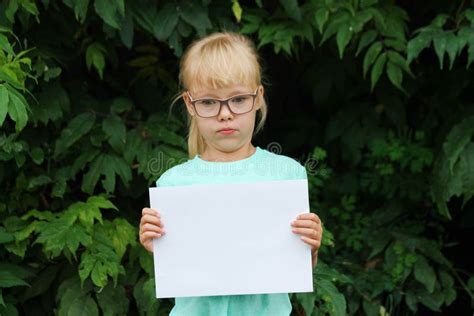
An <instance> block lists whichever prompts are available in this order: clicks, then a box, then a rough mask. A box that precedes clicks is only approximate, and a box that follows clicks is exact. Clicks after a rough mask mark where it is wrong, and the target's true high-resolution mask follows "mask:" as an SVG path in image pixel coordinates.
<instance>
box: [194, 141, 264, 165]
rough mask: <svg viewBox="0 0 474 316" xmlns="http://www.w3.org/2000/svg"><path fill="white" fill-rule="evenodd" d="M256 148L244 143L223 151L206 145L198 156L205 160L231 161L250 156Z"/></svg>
mask: <svg viewBox="0 0 474 316" xmlns="http://www.w3.org/2000/svg"><path fill="white" fill-rule="evenodd" d="M256 150H257V149H256V148H255V146H253V145H252V144H247V145H244V146H242V147H241V148H239V149H237V150H236V151H233V152H223V151H220V150H218V149H216V148H212V147H210V146H207V148H206V149H205V150H204V152H203V153H202V155H199V157H200V158H201V159H202V160H206V161H218V162H231V161H237V160H242V159H245V158H248V157H250V156H252V155H253V154H254V153H255V151H256Z"/></svg>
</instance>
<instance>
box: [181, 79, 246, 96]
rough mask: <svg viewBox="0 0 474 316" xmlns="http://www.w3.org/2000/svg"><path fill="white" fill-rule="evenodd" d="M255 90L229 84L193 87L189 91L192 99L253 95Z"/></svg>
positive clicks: (244, 85) (236, 84)
mask: <svg viewBox="0 0 474 316" xmlns="http://www.w3.org/2000/svg"><path fill="white" fill-rule="evenodd" d="M254 90H255V88H254V87H252V86H250V85H247V84H241V83H235V84H229V85H225V86H222V87H211V86H208V85H202V86H195V87H192V88H191V89H189V91H190V92H191V94H192V96H193V97H194V98H201V97H215V98H225V97H229V96H232V95H235V94H241V93H254Z"/></svg>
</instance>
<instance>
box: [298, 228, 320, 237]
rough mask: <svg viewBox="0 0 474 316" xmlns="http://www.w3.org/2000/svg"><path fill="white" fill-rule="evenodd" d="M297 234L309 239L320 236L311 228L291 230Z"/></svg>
mask: <svg viewBox="0 0 474 316" xmlns="http://www.w3.org/2000/svg"><path fill="white" fill-rule="evenodd" d="M291 231H292V232H293V233H295V234H300V235H304V236H306V237H308V238H315V239H316V238H317V237H318V236H319V234H318V232H317V231H316V230H314V229H311V228H293V229H292V230H291Z"/></svg>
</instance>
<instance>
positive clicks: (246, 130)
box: [183, 84, 263, 153]
mask: <svg viewBox="0 0 474 316" xmlns="http://www.w3.org/2000/svg"><path fill="white" fill-rule="evenodd" d="M254 92H255V89H254V90H252V88H251V87H248V86H245V85H237V84H235V85H230V86H226V87H224V88H219V89H213V88H206V89H203V90H200V91H197V92H195V93H193V94H191V93H190V95H191V98H192V100H197V99H202V98H213V99H228V98H230V97H233V96H236V95H241V94H253V93H254ZM183 99H184V101H185V103H186V108H187V110H188V112H189V114H190V115H192V116H193V117H194V118H195V119H196V123H197V126H198V129H199V132H200V133H201V135H202V136H203V138H204V140H205V141H206V145H207V146H209V147H211V148H210V149H211V150H213V151H215V150H217V151H220V152H225V153H231V152H234V151H236V150H238V149H239V148H242V147H245V146H248V145H249V144H250V142H251V140H252V134H253V131H254V127H255V117H256V112H257V110H258V109H259V108H260V107H261V106H262V101H263V87H262V86H259V87H258V90H257V97H256V98H255V104H254V106H253V108H252V110H251V111H250V112H247V113H243V114H234V113H232V112H231V111H230V109H229V107H228V105H225V104H223V105H222V107H221V110H220V112H219V113H218V114H217V115H216V116H214V117H200V116H199V115H197V114H196V111H195V108H194V107H193V105H192V104H191V102H190V99H189V95H188V93H187V92H185V93H183ZM224 128H230V129H233V130H234V131H233V132H231V133H225V132H221V130H222V129H224Z"/></svg>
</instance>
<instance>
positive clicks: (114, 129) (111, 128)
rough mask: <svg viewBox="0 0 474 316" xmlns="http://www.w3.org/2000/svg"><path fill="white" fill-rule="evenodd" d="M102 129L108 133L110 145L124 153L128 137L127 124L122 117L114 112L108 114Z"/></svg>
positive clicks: (118, 151)
mask: <svg viewBox="0 0 474 316" xmlns="http://www.w3.org/2000/svg"><path fill="white" fill-rule="evenodd" d="M102 130H103V131H104V133H105V134H106V135H107V137H108V141H109V144H110V146H112V148H113V149H114V150H115V151H116V152H117V153H119V154H120V153H122V152H123V148H124V145H125V138H126V130H125V124H124V123H123V121H122V119H121V118H120V117H119V116H117V115H114V114H112V115H109V116H107V118H106V119H105V120H104V121H103V122H102Z"/></svg>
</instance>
